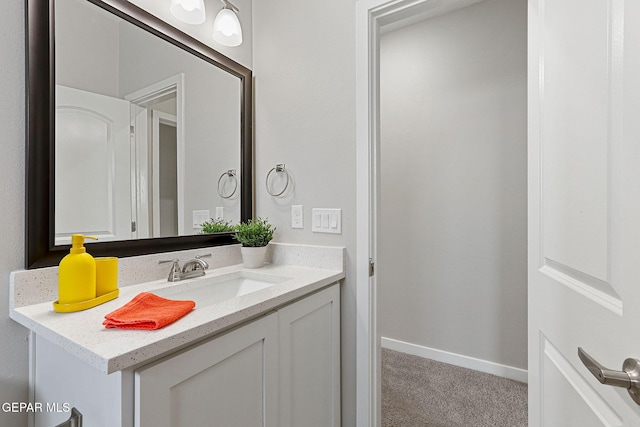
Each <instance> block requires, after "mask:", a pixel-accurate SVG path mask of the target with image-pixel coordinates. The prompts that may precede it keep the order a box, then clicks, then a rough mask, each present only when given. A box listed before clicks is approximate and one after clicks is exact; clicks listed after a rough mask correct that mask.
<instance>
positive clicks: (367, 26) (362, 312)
mask: <svg viewBox="0 0 640 427" xmlns="http://www.w3.org/2000/svg"><path fill="white" fill-rule="evenodd" d="M480 1H482V0H450V1H447V2H443V1H442V0H390V1H389V0H358V1H357V2H356V215H357V216H356V217H357V225H356V250H357V255H356V317H357V325H356V361H357V363H356V420H357V421H356V425H357V426H359V427H369V426H379V425H380V423H381V417H380V411H381V404H380V394H381V393H380V392H381V388H380V337H379V335H378V319H377V310H378V307H377V305H378V304H377V288H376V286H377V285H376V276H375V274H374V275H372V276H369V268H370V260H373V262H374V263H375V260H376V256H377V253H376V248H377V240H376V227H377V222H376V221H377V217H378V209H379V202H378V188H379V185H378V173H377V172H378V166H379V160H380V157H379V156H380V155H379V145H380V139H379V138H380V132H379V130H380V96H379V65H380V59H379V42H380V34H381V32H383V30H393V29H397V28H402V27H404V26H407V25H411V24H413V23H416V22H419V21H422V20H425V19H428V18H431V17H434V16H438V15H442V14H445V13H448V12H451V11H453V10H456V9H460V8H463V7H466V6H469V5H471V4H474V3H478V2H480Z"/></svg>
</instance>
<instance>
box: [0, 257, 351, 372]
mask: <svg viewBox="0 0 640 427" xmlns="http://www.w3.org/2000/svg"><path fill="white" fill-rule="evenodd" d="M238 251H239V248H238ZM343 258H344V248H326V247H314V246H303V245H287V244H277V245H272V246H271V249H270V251H269V254H268V260H269V261H270V262H271V263H270V264H266V265H265V266H264V267H262V268H259V269H251V270H247V269H244V267H243V266H242V264H235V265H229V266H224V267H219V268H215V269H210V270H207V274H206V276H205V278H206V279H207V280H209V279H212V280H215V278H216V277H219V276H224V275H229V274H234V273H236V274H237V272H243V271H244V272H246V274H249V275H250V274H258V275H261V276H263V277H279V278H286V280H284V281H282V282H281V283H276V284H273V285H271V286H269V287H267V288H264V289H260V290H257V291H254V292H251V293H248V294H245V295H241V296H238V297H233V298H230V299H227V300H224V301H221V302H218V303H214V304H211V305H208V306H203V307H198V306H196V308H195V309H194V310H193V311H192V312H190V313H189V314H187V315H186V316H185V317H183V318H181V319H179V320H178V321H176V322H175V323H172V324H170V325H168V326H166V327H164V328H162V329H158V330H154V331H141V330H121V329H106V328H105V327H104V326H103V325H102V321H103V320H104V316H105V314H107V313H109V312H111V311H113V310H115V309H117V308H119V307H121V306H122V305H124V304H125V303H126V302H128V301H130V300H131V299H132V298H133V297H134V296H136V295H137V294H139V293H140V292H144V291H148V292H154V291H156V290H160V289H161V288H166V287H167V286H173V285H180V284H183V283H185V282H187V281H184V282H174V283H169V282H167V280H166V279H159V280H152V281H148V282H144V283H139V284H131V285H128V286H121V287H120V296H119V297H118V298H117V299H115V300H112V301H109V302H107V303H105V304H102V305H99V306H97V307H95V308H92V309H89V310H85V311H79V312H75V313H56V312H54V311H53V306H52V301H51V300H49V301H46V302H38V303H35V304H30V305H23V304H16V301H15V300H13V301H12V307H11V310H10V316H11V318H12V319H14V320H15V321H17V322H18V323H20V324H22V325H24V326H26V327H27V328H29V329H31V330H32V331H33V332H35V333H36V334H38V335H40V336H42V337H43V338H46V339H47V340H49V341H51V342H53V343H55V344H57V345H59V346H61V347H62V348H64V349H65V350H67V351H68V352H69V353H71V354H73V355H75V356H76V357H78V358H79V359H81V360H83V361H84V362H86V363H87V364H89V365H91V366H93V367H95V368H97V369H98V370H100V371H101V372H104V373H105V374H110V373H112V372H116V371H119V370H123V369H127V368H130V367H134V366H139V365H141V364H143V363H144V362H146V361H150V360H152V359H156V358H157V357H159V356H163V355H168V354H169V353H171V352H173V351H175V350H177V349H180V348H183V347H186V346H188V345H189V344H190V343H195V342H197V341H199V340H202V339H204V338H207V337H209V336H213V335H215V334H217V333H219V332H222V331H224V330H227V329H229V328H230V327H233V326H235V325H239V324H241V323H243V322H245V321H247V320H249V319H253V318H255V317H257V316H260V315H262V314H264V313H267V312H269V311H272V310H274V309H276V308H278V307H280V306H282V305H285V304H287V303H289V302H291V301H294V300H296V299H298V298H300V297H303V296H305V295H307V294H309V293H311V292H314V291H316V290H318V289H321V288H323V287H325V286H327V285H330V284H332V283H335V282H337V281H338V280H340V279H342V278H344V276H345V273H344V260H343ZM294 263H295V264H294ZM164 267H166V266H163V270H164V269H165V268H164ZM19 273H21V274H22V273H25V272H19ZM26 273H28V272H26ZM40 274H41V273H40ZM120 274H121V275H122V270H121V271H120ZM15 275H16V273H15V272H14V273H12V280H11V287H12V289H11V293H12V296H14V298H15V295H16V293H18V294H19V293H21V292H22V293H24V292H25V291H24V289H23V287H27V288H28V285H29V283H28V282H29V280H28V277H23V276H20V274H18V276H19V280H18V281H17V282H18V283H17V284H16V283H15V282H16V278H15ZM27 276H28V275H27ZM33 277H34V278H35V277H40V276H38V275H37V274H34V275H33ZM205 278H198V279H192V280H190V281H191V282H194V283H195V281H197V280H203V279H205ZM34 280H39V279H34ZM121 281H122V280H121ZM48 282H50V280H49V281H47V283H46V284H44V285H43V283H42V281H40V282H38V286H40V287H43V286H44V287H45V288H49V287H50V286H51V284H50V283H48ZM32 286H35V284H33V285H32ZM211 286H215V284H212V285H211ZM16 288H18V289H16ZM168 298H170V297H168Z"/></svg>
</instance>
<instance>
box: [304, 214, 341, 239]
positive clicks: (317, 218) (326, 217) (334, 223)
mask: <svg viewBox="0 0 640 427" xmlns="http://www.w3.org/2000/svg"><path fill="white" fill-rule="evenodd" d="M311 217H312V218H313V224H312V226H311V231H313V232H314V233H334V234H342V209H320V208H313V209H312V214H311Z"/></svg>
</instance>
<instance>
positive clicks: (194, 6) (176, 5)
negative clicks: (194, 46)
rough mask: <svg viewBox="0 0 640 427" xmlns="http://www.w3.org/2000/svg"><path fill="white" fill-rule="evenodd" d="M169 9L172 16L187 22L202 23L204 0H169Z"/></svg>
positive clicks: (203, 18)
mask: <svg viewBox="0 0 640 427" xmlns="http://www.w3.org/2000/svg"><path fill="white" fill-rule="evenodd" d="M169 10H170V11H171V13H172V14H173V16H175V17H176V18H178V19H179V20H181V21H182V22H186V23H187V24H194V25H198V24H202V23H203V22H204V20H205V19H206V15H205V13H204V0H171V7H170V8H169Z"/></svg>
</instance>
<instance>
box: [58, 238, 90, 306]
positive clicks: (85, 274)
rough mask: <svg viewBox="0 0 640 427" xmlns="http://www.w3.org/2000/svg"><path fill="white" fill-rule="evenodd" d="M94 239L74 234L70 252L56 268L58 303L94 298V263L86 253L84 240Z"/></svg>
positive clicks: (70, 302) (77, 301) (71, 302)
mask: <svg viewBox="0 0 640 427" xmlns="http://www.w3.org/2000/svg"><path fill="white" fill-rule="evenodd" d="M85 237H86V238H88V239H94V240H98V239H97V238H95V237H91V236H84V235H83V234H74V235H72V236H71V251H70V252H69V254H68V255H67V256H65V257H64V258H62V261H60V266H59V268H58V303H59V304H73V303H79V302H83V301H89V300H91V299H94V298H95V297H96V261H95V260H94V259H93V257H92V256H91V255H90V254H88V253H87V250H86V249H85V247H84V239H85Z"/></svg>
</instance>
